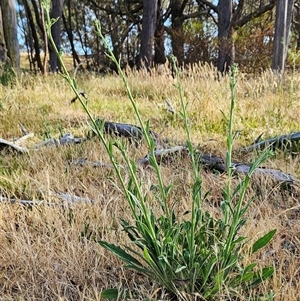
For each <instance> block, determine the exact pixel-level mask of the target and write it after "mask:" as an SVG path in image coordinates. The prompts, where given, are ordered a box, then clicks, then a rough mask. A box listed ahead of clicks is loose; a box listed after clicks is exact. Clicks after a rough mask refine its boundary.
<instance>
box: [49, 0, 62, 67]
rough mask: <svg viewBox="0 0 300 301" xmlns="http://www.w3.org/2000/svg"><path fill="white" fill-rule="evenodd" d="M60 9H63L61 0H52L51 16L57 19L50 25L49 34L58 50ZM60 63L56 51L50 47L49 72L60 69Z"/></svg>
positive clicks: (59, 41)
mask: <svg viewBox="0 0 300 301" xmlns="http://www.w3.org/2000/svg"><path fill="white" fill-rule="evenodd" d="M62 9H63V0H52V7H51V18H54V19H57V21H56V22H55V23H54V24H53V25H52V27H51V34H52V37H53V40H54V43H55V45H56V47H57V49H58V51H60V50H61V49H60V45H61V19H62ZM60 67H61V66H60V64H59V61H58V57H57V55H56V53H55V52H54V51H53V49H52V47H50V70H51V72H56V71H57V69H58V70H59V69H60Z"/></svg>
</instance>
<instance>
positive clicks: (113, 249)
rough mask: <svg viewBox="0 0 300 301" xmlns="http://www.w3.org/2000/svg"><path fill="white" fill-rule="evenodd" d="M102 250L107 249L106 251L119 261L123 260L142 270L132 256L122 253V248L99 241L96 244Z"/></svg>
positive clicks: (140, 265)
mask: <svg viewBox="0 0 300 301" xmlns="http://www.w3.org/2000/svg"><path fill="white" fill-rule="evenodd" d="M98 243H99V244H100V245H101V246H102V247H103V248H105V249H107V250H108V251H110V252H112V253H113V254H115V255H116V256H118V257H119V258H120V259H121V260H123V261H124V262H126V263H128V264H130V265H133V266H134V265H136V266H138V267H139V268H142V267H143V265H142V264H141V263H140V262H139V261H138V260H137V259H136V258H134V257H133V256H131V255H130V254H128V253H127V252H126V251H124V250H123V249H122V248H120V247H118V246H116V245H114V244H111V243H108V242H106V241H99V242H98Z"/></svg>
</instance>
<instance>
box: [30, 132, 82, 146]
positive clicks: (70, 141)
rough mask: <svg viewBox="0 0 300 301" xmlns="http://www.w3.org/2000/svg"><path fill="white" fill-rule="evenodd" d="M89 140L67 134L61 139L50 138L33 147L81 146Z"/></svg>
mask: <svg viewBox="0 0 300 301" xmlns="http://www.w3.org/2000/svg"><path fill="white" fill-rule="evenodd" d="M86 139H87V138H76V137H74V136H73V135H72V134H70V133H67V134H65V135H63V136H62V137H60V138H59V139H55V138H49V139H47V140H45V141H42V142H39V143H37V144H35V145H34V146H33V148H34V149H39V148H41V147H43V146H52V145H55V146H57V147H58V146H60V145H71V144H79V143H81V142H83V141H85V140H86Z"/></svg>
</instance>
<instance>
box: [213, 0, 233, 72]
mask: <svg viewBox="0 0 300 301" xmlns="http://www.w3.org/2000/svg"><path fill="white" fill-rule="evenodd" d="M217 11H218V40H219V54H218V62H217V68H218V71H220V72H221V73H223V72H228V71H229V68H230V66H231V65H232V64H233V62H234V44H233V39H232V34H233V27H232V22H231V21H232V17H233V13H232V0H220V1H219V4H218V6H217Z"/></svg>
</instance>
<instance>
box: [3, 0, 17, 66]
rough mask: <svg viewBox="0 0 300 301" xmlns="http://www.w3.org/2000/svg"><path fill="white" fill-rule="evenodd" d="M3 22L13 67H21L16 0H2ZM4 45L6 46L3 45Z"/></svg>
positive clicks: (8, 53)
mask: <svg viewBox="0 0 300 301" xmlns="http://www.w3.org/2000/svg"><path fill="white" fill-rule="evenodd" d="M0 7H1V12H2V24H3V32H4V40H5V43H4V42H2V44H5V46H6V49H7V56H8V57H9V59H10V63H11V66H12V67H15V68H17V69H19V68H20V50H19V43H18V36H17V15H16V8H15V2H14V0H1V1H0ZM2 47H4V46H2Z"/></svg>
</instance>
